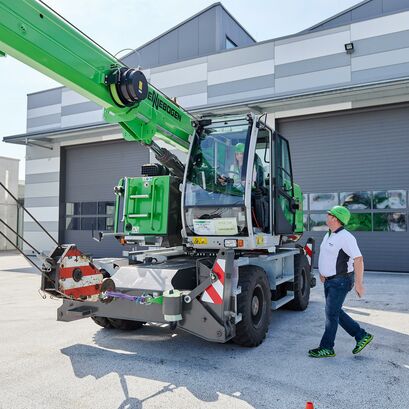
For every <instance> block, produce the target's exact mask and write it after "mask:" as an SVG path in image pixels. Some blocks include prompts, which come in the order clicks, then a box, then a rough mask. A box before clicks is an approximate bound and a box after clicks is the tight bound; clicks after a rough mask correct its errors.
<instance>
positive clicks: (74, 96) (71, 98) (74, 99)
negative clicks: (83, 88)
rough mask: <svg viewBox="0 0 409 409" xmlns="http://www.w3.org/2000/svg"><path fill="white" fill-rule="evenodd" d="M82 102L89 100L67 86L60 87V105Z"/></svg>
mask: <svg viewBox="0 0 409 409" xmlns="http://www.w3.org/2000/svg"><path fill="white" fill-rule="evenodd" d="M83 102H89V99H88V98H85V97H83V96H82V95H81V94H78V92H75V91H72V90H71V89H69V88H63V89H62V97H61V104H62V105H64V106H65V105H72V104H81V103H83Z"/></svg>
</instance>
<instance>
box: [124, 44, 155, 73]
mask: <svg viewBox="0 0 409 409" xmlns="http://www.w3.org/2000/svg"><path fill="white" fill-rule="evenodd" d="M126 63H127V64H128V65H129V66H130V67H138V66H139V65H140V66H141V67H142V68H151V67H156V66H158V65H159V40H156V41H154V42H152V43H150V44H148V45H147V46H146V47H143V48H141V49H140V50H138V52H135V53H133V54H132V59H128V60H126Z"/></svg>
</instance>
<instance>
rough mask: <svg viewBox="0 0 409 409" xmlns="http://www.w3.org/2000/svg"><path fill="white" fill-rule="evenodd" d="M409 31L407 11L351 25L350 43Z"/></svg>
mask: <svg viewBox="0 0 409 409" xmlns="http://www.w3.org/2000/svg"><path fill="white" fill-rule="evenodd" d="M403 30H409V11H405V12H403V13H396V14H392V15H391V16H384V17H379V18H375V19H371V20H367V21H362V22H360V23H354V24H351V41H355V40H360V39H362V38H369V37H376V36H381V35H385V34H389V33H396V32H397V31H403Z"/></svg>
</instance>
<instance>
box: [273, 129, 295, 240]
mask: <svg viewBox="0 0 409 409" xmlns="http://www.w3.org/2000/svg"><path fill="white" fill-rule="evenodd" d="M273 141H274V162H273V163H274V166H273V167H274V233H275V234H291V233H293V232H294V230H295V215H296V210H297V208H298V204H297V203H296V201H295V200H294V182H293V172H292V167H291V157H290V148H289V143H288V141H287V139H285V138H283V137H282V136H281V135H280V134H278V133H277V132H274V134H273Z"/></svg>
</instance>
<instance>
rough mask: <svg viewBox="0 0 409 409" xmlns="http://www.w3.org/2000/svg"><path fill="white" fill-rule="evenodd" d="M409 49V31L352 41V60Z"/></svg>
mask: <svg viewBox="0 0 409 409" xmlns="http://www.w3.org/2000/svg"><path fill="white" fill-rule="evenodd" d="M407 47H409V31H408V30H406V31H399V32H397V33H390V34H385V35H382V36H376V37H371V38H365V39H362V40H357V41H354V50H355V51H354V53H353V54H352V59H354V58H355V57H361V56H364V55H370V54H376V53H382V52H385V51H391V50H397V49H400V48H407Z"/></svg>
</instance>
